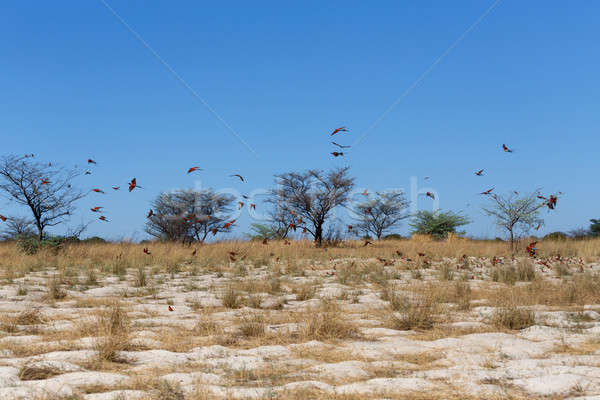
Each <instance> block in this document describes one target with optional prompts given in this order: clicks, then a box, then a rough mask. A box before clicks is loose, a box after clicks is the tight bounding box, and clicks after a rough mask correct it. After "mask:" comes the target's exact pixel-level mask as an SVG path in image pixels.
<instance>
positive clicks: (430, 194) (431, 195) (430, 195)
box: [425, 192, 435, 200]
mask: <svg viewBox="0 0 600 400" xmlns="http://www.w3.org/2000/svg"><path fill="white" fill-rule="evenodd" d="M425 196H427V197H431V198H432V199H433V200H435V195H434V194H433V193H431V192H427V193H425Z"/></svg>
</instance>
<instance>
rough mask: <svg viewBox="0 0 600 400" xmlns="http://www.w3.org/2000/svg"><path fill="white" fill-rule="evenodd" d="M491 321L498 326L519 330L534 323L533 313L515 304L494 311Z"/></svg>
mask: <svg viewBox="0 0 600 400" xmlns="http://www.w3.org/2000/svg"><path fill="white" fill-rule="evenodd" d="M492 323H493V324H494V325H495V326H498V327H503V328H507V329H511V330H521V329H525V328H529V327H530V326H533V325H535V313H534V312H533V311H531V310H526V309H523V308H518V307H516V306H515V305H508V306H506V307H502V308H499V309H497V310H496V311H495V312H494V314H493V316H492Z"/></svg>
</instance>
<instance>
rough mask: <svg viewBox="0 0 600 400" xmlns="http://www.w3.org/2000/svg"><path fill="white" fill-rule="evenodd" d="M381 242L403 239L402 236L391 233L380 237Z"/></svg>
mask: <svg viewBox="0 0 600 400" xmlns="http://www.w3.org/2000/svg"><path fill="white" fill-rule="evenodd" d="M382 239H383V240H402V239H405V237H403V236H402V235H400V234H398V233H391V234H389V235H385V236H383V237H382Z"/></svg>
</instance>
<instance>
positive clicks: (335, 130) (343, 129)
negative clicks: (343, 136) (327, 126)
mask: <svg viewBox="0 0 600 400" xmlns="http://www.w3.org/2000/svg"><path fill="white" fill-rule="evenodd" d="M338 132H348V129H346V127H345V126H342V127H340V128H337V129H334V130H333V132H331V135H330V136H333V135H335V134H336V133H338Z"/></svg>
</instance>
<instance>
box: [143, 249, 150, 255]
mask: <svg viewBox="0 0 600 400" xmlns="http://www.w3.org/2000/svg"><path fill="white" fill-rule="evenodd" d="M143 251H144V253H145V254H148V255H150V254H151V253H150V250H149V249H148V248H147V247H144V250H143Z"/></svg>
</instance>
